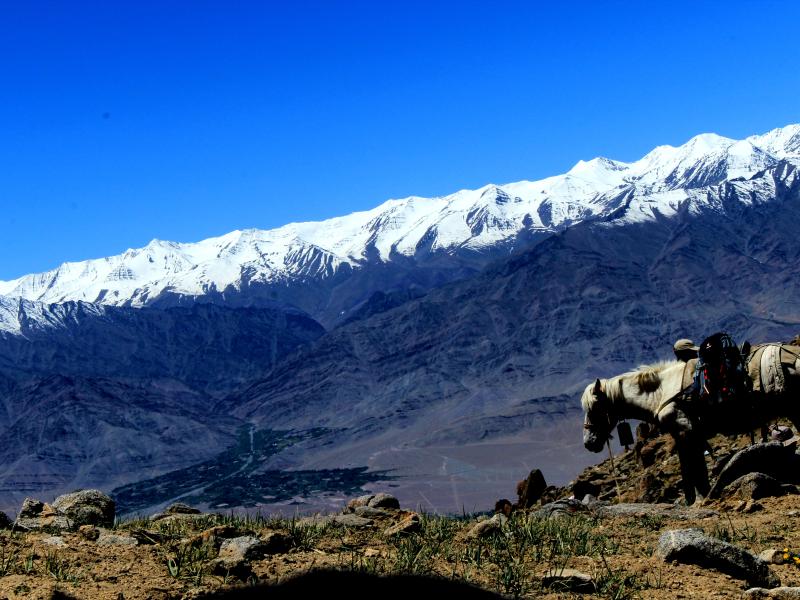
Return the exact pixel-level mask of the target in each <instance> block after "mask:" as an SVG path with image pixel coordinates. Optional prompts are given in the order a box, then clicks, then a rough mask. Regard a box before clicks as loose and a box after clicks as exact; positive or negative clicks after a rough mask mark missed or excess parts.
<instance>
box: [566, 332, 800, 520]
mask: <svg viewBox="0 0 800 600" xmlns="http://www.w3.org/2000/svg"><path fill="white" fill-rule="evenodd" d="M770 348H772V349H770ZM776 356H777V359H776V358H775V357H776ZM767 359H769V360H771V361H772V362H771V363H770V362H769V360H767ZM695 362H696V361H695V360H690V361H689V362H688V363H683V362H680V361H667V362H662V363H658V364H655V365H648V366H644V367H640V368H639V369H638V370H636V371H632V372H629V373H623V374H622V375H617V376H616V377H612V378H610V379H602V380H601V379H598V380H596V381H595V382H594V383H592V384H589V385H588V386H586V389H585V390H584V392H583V396H581V405H582V406H583V410H584V412H585V413H586V416H585V419H584V434H583V444H584V446H585V447H586V449H587V450H590V451H592V452H600V451H601V450H602V449H603V446H604V445H605V444H606V442H607V441H608V439H609V438H610V436H611V431H612V430H613V428H614V426H615V425H616V424H617V423H618V422H619V421H620V420H624V419H638V420H642V421H648V422H651V423H657V424H658V425H659V427H660V428H661V430H662V431H666V432H669V433H670V434H672V436H673V437H674V438H675V442H676V443H675V447H676V449H677V451H678V457H679V459H680V464H681V476H682V478H683V490H684V495H685V497H686V502H687V503H688V504H693V503H694V501H695V489H697V491H698V492H699V493H700V495H701V496H706V495H707V494H708V491H709V487H710V486H709V482H708V471H707V470H706V464H705V460H704V458H703V451H704V449H705V447H706V439H707V438H709V437H711V436H713V435H715V434H717V433H725V434H733V433H745V432H748V431H753V430H754V429H758V428H759V427H764V426H765V425H766V424H767V423H768V422H769V421H771V420H773V419H776V418H778V417H788V418H789V419H790V420H791V421H792V423H794V425H795V427H796V428H798V429H800V402H793V401H792V398H791V395H792V394H793V393H794V392H797V391H798V390H800V347H797V346H789V345H781V344H764V345H762V346H758V347H756V348H754V349H753V352H752V353H751V355H750V358H749V359H748V361H747V363H748V364H747V366H748V374H749V375H750V378H751V380H752V382H753V389H754V391H753V392H751V393H750V394H748V395H747V396H746V397H744V398H742V399H740V400H735V401H734V400H730V401H728V403H727V404H725V405H724V406H723V405H719V406H716V407H713V406H712V407H709V406H704V405H702V406H701V403H699V402H698V401H697V400H693V399H692V398H691V393H690V391H691V384H692V376H693V374H694V367H695ZM771 364H774V365H776V366H775V367H774V368H769V369H768V368H767V367H768V366H769V365H771ZM776 369H777V371H779V373H776ZM781 375H782V376H781ZM776 377H777V378H778V382H777V383H776V379H775V378H776Z"/></svg>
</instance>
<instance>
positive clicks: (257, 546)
mask: <svg viewBox="0 0 800 600" xmlns="http://www.w3.org/2000/svg"><path fill="white" fill-rule="evenodd" d="M265 554H266V547H265V544H264V543H263V542H262V541H261V540H260V539H258V538H257V537H254V536H251V535H245V536H241V537H237V538H231V539H229V540H224V541H223V542H222V544H221V545H220V547H219V558H221V559H223V560H225V561H226V562H229V563H230V564H234V563H236V562H238V561H241V560H257V559H259V558H263V557H264V555H265Z"/></svg>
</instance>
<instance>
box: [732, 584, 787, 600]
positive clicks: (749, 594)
mask: <svg viewBox="0 0 800 600" xmlns="http://www.w3.org/2000/svg"><path fill="white" fill-rule="evenodd" d="M742 597H743V598H753V599H756V598H757V599H764V600H766V599H767V598H769V599H770V600H800V587H776V588H772V589H771V590H768V589H765V588H760V587H756V588H750V589H749V590H747V591H746V592H745V593H744V595H743V596H742Z"/></svg>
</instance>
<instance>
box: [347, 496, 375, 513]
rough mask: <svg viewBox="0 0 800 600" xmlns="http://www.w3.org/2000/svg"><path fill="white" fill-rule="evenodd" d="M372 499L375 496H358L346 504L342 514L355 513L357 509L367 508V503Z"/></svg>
mask: <svg viewBox="0 0 800 600" xmlns="http://www.w3.org/2000/svg"><path fill="white" fill-rule="evenodd" d="M374 497H375V494H367V495H366V496H359V497H358V498H353V499H352V500H350V501H349V502H348V503H347V505H346V506H345V507H344V510H343V511H342V512H344V513H351V512H355V511H356V509H357V508H360V507H362V506H367V505H368V504H369V501H370V500H372V499H373V498H374Z"/></svg>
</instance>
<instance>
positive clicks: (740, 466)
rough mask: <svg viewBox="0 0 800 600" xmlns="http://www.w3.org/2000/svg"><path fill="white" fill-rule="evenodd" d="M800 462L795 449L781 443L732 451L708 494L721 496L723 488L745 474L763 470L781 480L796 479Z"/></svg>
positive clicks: (709, 495)
mask: <svg viewBox="0 0 800 600" xmlns="http://www.w3.org/2000/svg"><path fill="white" fill-rule="evenodd" d="M799 461H800V458H798V457H797V456H796V455H795V453H794V448H792V447H786V446H784V445H783V444H782V443H781V442H766V443H761V444H753V445H752V446H748V447H747V448H744V449H742V450H740V451H739V452H737V453H736V454H734V455H733V457H732V458H731V459H730V460H729V461H727V462H726V463H725V466H724V467H723V468H722V470H721V471H720V474H719V477H717V480H716V481H715V482H714V485H713V486H712V487H711V490H710V491H709V492H708V497H709V498H712V499H716V498H720V497H721V496H722V492H723V490H724V489H725V488H727V487H728V486H729V485H730V484H731V483H733V482H734V481H736V480H737V479H739V478H740V477H741V476H743V475H747V474H748V473H763V474H765V475H769V476H770V477H774V478H775V479H777V480H778V481H780V482H782V483H783V482H793V481H796V480H797V473H798V472H800V470H799V469H798V462H799Z"/></svg>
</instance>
